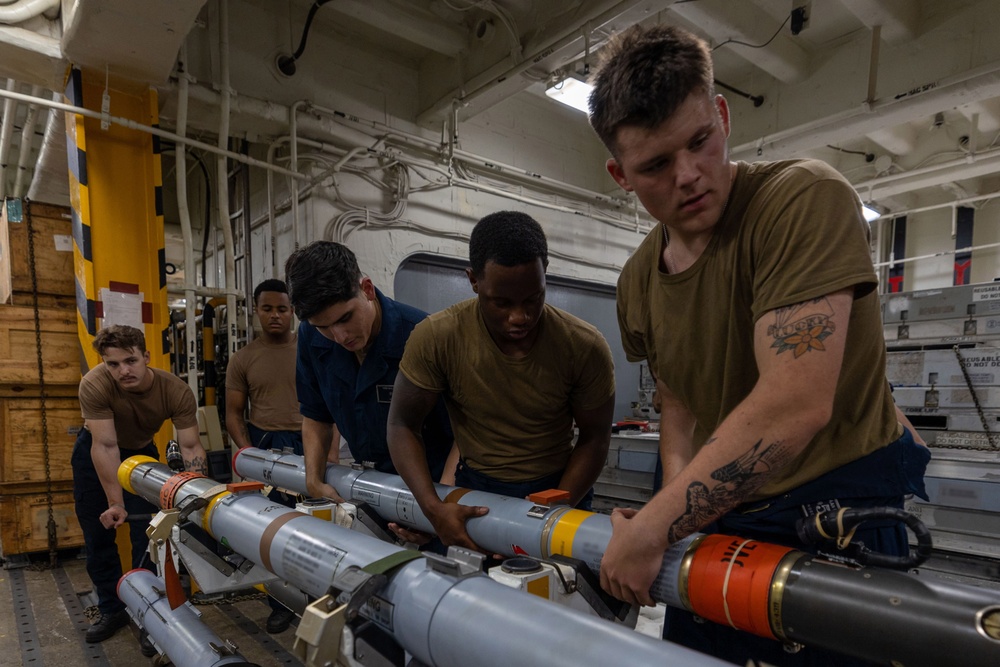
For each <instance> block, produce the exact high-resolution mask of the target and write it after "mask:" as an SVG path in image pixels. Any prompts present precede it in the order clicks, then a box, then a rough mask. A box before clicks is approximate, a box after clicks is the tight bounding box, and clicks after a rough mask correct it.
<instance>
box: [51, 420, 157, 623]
mask: <svg viewBox="0 0 1000 667" xmlns="http://www.w3.org/2000/svg"><path fill="white" fill-rule="evenodd" d="M92 445H93V439H92V438H91V435H90V431H88V430H87V429H80V435H78V436H77V438H76V444H75V445H73V454H72V456H71V458H70V464H71V466H72V468H73V500H74V501H75V505H76V518H77V520H78V521H79V522H80V528H81V530H82V531H83V542H84V547H85V550H86V555H87V574H88V575H90V580H91V582H93V584H94V590H95V591H96V592H97V607H98V609H99V610H100V612H101V613H102V614H113V613H115V612H118V611H121V610H123V609H125V604H124V603H122V601H121V600H119V599H118V594H117V592H116V589H117V587H118V580H119V579H121V576H122V567H121V560H120V559H119V557H118V545H117V544H116V543H115V530H113V529H112V530H109V529H107V528H105V527H104V526H102V525H101V519H100V516H101V513H102V512H104V511H105V510H106V509H108V497H107V495H105V493H104V487H102V486H101V480H100V479H98V477H97V470H95V469H94V462H93V460H92V459H91V458H90V448H91V446H92ZM120 451H121V460H122V461H124V460H125V459H127V458H129V457H130V456H137V455H140V454H142V455H145V456H152V457H153V458H159V454H158V453H157V450H156V445H155V444H154V443H152V442H151V443H149V444H148V445H146V446H145V447H143V448H142V449H122V450H120ZM122 498H123V499H124V504H125V510H126V511H127V512H128V513H129V514H130V515H136V514H156V512H158V511H159V510H158V509H157V508H156V507H154V506H153V505H152V504H150V503H148V502H147V501H145V500H143V499H142V498H140V497H139V496H136V495H133V494H131V493H129V492H128V491H124V490H123V491H122ZM148 525H149V524H148V523H147V522H136V521H132V522H129V524H128V526H129V536H130V538H131V541H132V567H133V568H137V567H139V566H140V564H141V563H142V561H143V558H144V557H145V556H146V546H147V545H148V544H149V538H147V537H146V527H147V526H148Z"/></svg>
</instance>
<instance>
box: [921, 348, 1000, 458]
mask: <svg viewBox="0 0 1000 667" xmlns="http://www.w3.org/2000/svg"><path fill="white" fill-rule="evenodd" d="M952 349H953V350H954V351H955V356H956V357H957V358H958V366H959V368H961V369H962V377H964V378H965V386H967V387H968V388H969V393H970V394H972V402H973V404H975V406H976V412H977V413H978V414H979V422H980V423H981V424H982V425H983V431H984V432H985V433H986V442H987V445H988V446H987V447H976V446H973V445H939V444H937V443H935V444H934V447H936V448H940V449H970V450H973V451H980V452H984V451H996V450H997V443H996V440H995V439H994V436H995V435H996V434H995V433H993V432H992V431H990V426H989V422H987V421H986V415H985V414H984V413H983V406H982V405H981V404H980V403H979V395H978V394H976V388H975V387H974V386H972V378H971V377H970V376H969V369H968V367H967V366H966V363H965V358H964V357H963V356H962V351H961V350H960V349H959V347H958V345H955V346H954V347H953V348H952Z"/></svg>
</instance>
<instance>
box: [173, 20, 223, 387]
mask: <svg viewBox="0 0 1000 667" xmlns="http://www.w3.org/2000/svg"><path fill="white" fill-rule="evenodd" d="M187 65H188V60H187V41H186V40H184V41H182V42H181V50H180V54H179V55H178V58H177V74H178V76H179V77H180V92H179V93H178V94H177V134H179V135H181V136H182V137H183V136H184V135H185V134H186V133H187V116H188V84H189V82H190V81H189V75H188V73H187ZM175 155H176V160H177V162H176V165H175V167H174V173H175V175H176V180H177V216H178V218H179V219H180V223H181V236H182V237H183V239H184V283H185V284H184V318H185V319H184V338H185V341H186V344H185V347H186V348H187V380H188V386H189V387H191V392H192V393H193V394H194V396H195V399H196V400H197V398H198V396H199V393H198V324H197V322H195V318H196V317H197V303H196V302H195V301H196V297H195V292H194V289H193V286H194V285H196V284H197V282H198V280H197V278H198V276H197V273H198V269H197V268H196V267H195V263H194V234H192V233H191V212H190V211H189V210H188V189H187V148H186V147H185V146H184V145H183V144H177V148H176V151H175ZM223 159H225V158H223ZM205 224H208V221H205Z"/></svg>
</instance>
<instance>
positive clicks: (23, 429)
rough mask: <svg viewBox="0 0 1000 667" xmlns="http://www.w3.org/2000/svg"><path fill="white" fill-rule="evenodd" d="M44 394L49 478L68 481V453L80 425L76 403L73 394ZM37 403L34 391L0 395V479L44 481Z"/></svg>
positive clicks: (70, 475)
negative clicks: (15, 394) (24, 393)
mask: <svg viewBox="0 0 1000 667" xmlns="http://www.w3.org/2000/svg"><path fill="white" fill-rule="evenodd" d="M46 394H47V395H46V399H45V415H46V417H45V421H46V424H47V426H48V433H49V475H50V477H51V479H53V480H72V479H73V470H72V468H71V467H70V462H69V459H70V454H72V452H73V444H74V443H75V442H76V434H77V433H78V432H79V429H80V428H81V427H82V426H83V417H81V416H80V402H79V401H78V400H77V398H76V396H62V397H59V396H52V395H51V393H49V392H48V391H46ZM41 403H42V402H41V398H40V397H39V395H38V394H37V393H33V394H28V395H18V396H2V395H0V482H3V483H8V482H32V481H41V482H44V481H45V457H44V447H43V440H42V411H41Z"/></svg>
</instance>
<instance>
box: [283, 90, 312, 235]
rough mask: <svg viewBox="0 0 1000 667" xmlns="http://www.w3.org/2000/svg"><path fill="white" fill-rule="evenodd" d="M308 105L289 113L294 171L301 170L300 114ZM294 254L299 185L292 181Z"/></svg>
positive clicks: (301, 103) (297, 228) (297, 233)
mask: <svg viewBox="0 0 1000 667" xmlns="http://www.w3.org/2000/svg"><path fill="white" fill-rule="evenodd" d="M306 104H308V103H307V102H306V101H305V100H299V101H298V102H296V103H295V104H293V105H292V108H291V110H289V112H288V133H289V134H290V135H291V149H292V163H291V164H290V165H288V166H289V167H291V169H292V171H295V172H297V171H298V169H299V140H298V139H299V138H298V129H299V126H298V115H299V114H298V112H299V109H300V108H301V107H302V106H304V105H306ZM291 191H292V252H295V251H296V250H298V249H299V183H298V181H292V183H291Z"/></svg>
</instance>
